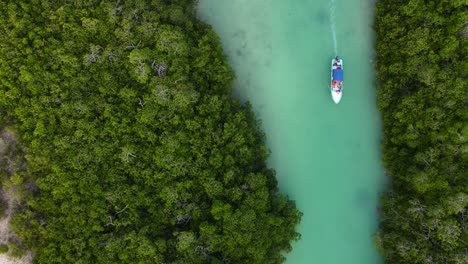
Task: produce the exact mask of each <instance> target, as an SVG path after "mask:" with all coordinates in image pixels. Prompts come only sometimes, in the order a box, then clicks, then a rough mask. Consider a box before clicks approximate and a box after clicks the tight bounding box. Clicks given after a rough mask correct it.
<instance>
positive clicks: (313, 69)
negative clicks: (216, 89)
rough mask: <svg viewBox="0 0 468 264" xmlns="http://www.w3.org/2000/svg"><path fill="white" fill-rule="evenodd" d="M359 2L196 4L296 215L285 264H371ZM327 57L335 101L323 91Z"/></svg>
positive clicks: (372, 222) (369, 107)
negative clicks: (340, 90)
mask: <svg viewBox="0 0 468 264" xmlns="http://www.w3.org/2000/svg"><path fill="white" fill-rule="evenodd" d="M372 8H373V7H372V3H371V1H369V0H291V1H283V0H199V7H198V11H199V16H200V17H201V18H202V19H203V20H204V21H206V22H208V23H209V24H211V25H212V26H213V28H214V29H215V31H216V32H217V33H218V35H219V36H220V38H221V41H222V43H223V47H224V50H225V52H226V54H227V55H228V58H229V61H230V63H231V65H232V67H233V69H234V71H235V73H236V76H237V80H236V82H235V85H234V94H235V95H236V96H237V97H240V98H241V99H244V100H249V101H250V102H251V103H252V105H253V107H254V110H255V112H256V113H257V116H258V117H259V118H260V119H261V120H262V124H263V129H264V131H265V132H266V134H267V138H268V139H267V144H268V146H269V148H270V149H271V151H272V155H271V157H270V160H269V163H270V166H271V167H272V168H274V169H275V170H276V171H277V176H278V181H279V185H280V189H281V191H282V192H283V193H285V194H287V195H289V196H290V197H291V199H293V200H295V201H296V204H297V206H298V207H299V209H300V210H301V211H302V212H303V213H304V216H303V219H302V223H301V225H300V226H299V232H300V233H301V234H302V239H301V240H300V241H298V242H297V243H295V244H294V245H293V252H292V253H290V254H288V255H287V258H288V261H287V263H292V264H302V263H304V264H305V263H307V264H311V263H312V264H314V263H317V264H329V263H330V264H335V263H336V264H343V263H347V264H353V263H356V264H367V263H372V264H373V263H380V262H381V259H380V258H379V256H378V254H377V251H376V250H375V248H374V246H373V243H372V235H373V233H374V232H375V229H376V226H377V214H376V205H377V197H378V192H379V191H380V190H381V187H382V179H383V168H382V166H381V163H380V152H379V148H380V147H379V144H380V121H379V114H378V112H377V108H376V103H375V92H374V90H375V88H374V87H373V81H374V75H373V67H372V62H371V60H372V57H373V33H372V29H371V23H372ZM335 50H336V51H337V52H338V55H340V56H341V58H342V59H343V61H344V63H343V64H344V70H345V81H344V94H343V98H342V100H341V102H340V103H339V104H338V105H335V104H334V103H333V101H332V99H331V96H330V92H329V82H330V73H329V71H330V61H331V59H332V58H333V57H334V56H335V53H336V52H335Z"/></svg>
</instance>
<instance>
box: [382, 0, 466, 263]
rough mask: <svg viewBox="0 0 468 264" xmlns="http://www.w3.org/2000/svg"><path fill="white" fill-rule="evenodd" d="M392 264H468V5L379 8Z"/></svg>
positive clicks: (408, 0)
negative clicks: (389, 182) (467, 142)
mask: <svg viewBox="0 0 468 264" xmlns="http://www.w3.org/2000/svg"><path fill="white" fill-rule="evenodd" d="M376 10H377V13H376V20H375V28H376V32H377V74H378V82H379V84H378V85H379V86H378V102H379V107H380V109H381V111H382V113H383V121H384V140H383V152H384V156H383V158H384V163H385V167H386V169H387V171H388V176H389V177H390V179H391V186H390V188H389V190H388V191H387V192H386V193H385V195H384V197H383V199H382V210H381V211H382V215H381V222H380V231H379V233H378V235H377V238H376V239H377V243H378V244H379V246H380V247H381V248H382V251H383V254H384V257H385V260H386V261H387V262H388V263H405V264H408V263H468V251H467V248H468V211H467V208H468V194H467V193H468V174H467V170H468V169H467V166H466V165H467V162H468V147H467V145H466V140H467V137H468V108H467V103H468V102H467V98H468V97H467V88H468V82H467V76H468V57H467V55H468V48H467V47H468V5H467V2H466V1H463V0H440V1H430V0H400V1H394V0H392V1H390V0H381V1H378V2H377V4H376Z"/></svg>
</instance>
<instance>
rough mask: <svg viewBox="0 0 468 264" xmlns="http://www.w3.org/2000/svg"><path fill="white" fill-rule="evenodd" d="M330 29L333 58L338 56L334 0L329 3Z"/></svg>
mask: <svg viewBox="0 0 468 264" xmlns="http://www.w3.org/2000/svg"><path fill="white" fill-rule="evenodd" d="M329 9H330V27H331V32H332V37H333V48H334V51H335V56H337V55H338V44H337V41H336V22H335V0H331V1H330V8H329Z"/></svg>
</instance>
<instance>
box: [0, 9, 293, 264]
mask: <svg viewBox="0 0 468 264" xmlns="http://www.w3.org/2000/svg"><path fill="white" fill-rule="evenodd" d="M193 5H194V3H193V1H192V0H174V1H165V0H151V1H150V0H136V1H51V0H44V1H0V114H1V120H2V125H3V127H5V126H8V127H14V128H15V129H16V131H17V133H18V141H19V142H20V144H21V146H22V147H21V153H19V154H18V155H19V156H18V159H23V158H24V167H22V168H20V169H16V170H9V171H8V170H6V168H5V167H3V166H2V170H3V172H2V175H3V176H2V181H3V184H9V185H10V186H13V185H14V186H17V187H18V188H19V189H20V190H21V195H22V199H21V202H20V204H19V205H18V206H17V208H15V212H16V214H15V216H14V219H13V220H12V221H13V222H12V226H13V229H14V231H15V232H16V233H17V234H18V235H19V237H20V238H21V243H17V244H16V246H18V247H22V248H23V249H32V250H33V252H34V254H35V261H36V262H37V263H194V264H195V263H281V262H282V261H283V260H284V257H283V256H282V255H281V254H282V252H284V251H289V250H290V249H291V246H290V242H291V241H292V240H295V239H298V238H299V234H298V233H297V232H296V231H295V227H296V225H297V224H298V223H299V221H300V217H301V213H300V212H299V211H298V210H297V209H296V208H295V205H294V203H293V202H292V201H290V200H288V199H287V198H286V197H284V196H282V195H281V194H279V193H278V189H277V182H276V180H275V174H274V171H272V170H271V169H269V168H268V167H266V164H265V160H266V158H267V155H268V151H267V149H266V147H265V145H264V135H263V134H262V133H261V132H260V131H259V127H258V122H257V120H256V119H255V118H254V116H253V114H252V111H251V110H250V107H249V106H248V105H243V104H240V103H239V102H237V101H235V100H232V99H230V92H231V91H230V84H231V81H232V79H233V75H232V72H231V70H230V68H229V66H228V65H227V63H226V59H225V58H224V56H223V55H222V51H221V48H220V43H219V40H218V38H217V36H216V35H215V34H214V32H213V31H212V30H211V29H210V28H209V27H208V26H207V25H205V24H204V23H202V22H200V21H198V20H197V19H196V18H195V15H194V9H193V8H194V7H193Z"/></svg>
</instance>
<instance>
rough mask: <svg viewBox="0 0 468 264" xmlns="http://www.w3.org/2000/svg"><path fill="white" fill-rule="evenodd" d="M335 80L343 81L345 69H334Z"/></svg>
mask: <svg viewBox="0 0 468 264" xmlns="http://www.w3.org/2000/svg"><path fill="white" fill-rule="evenodd" d="M333 80H337V81H343V70H342V69H340V70H333Z"/></svg>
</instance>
